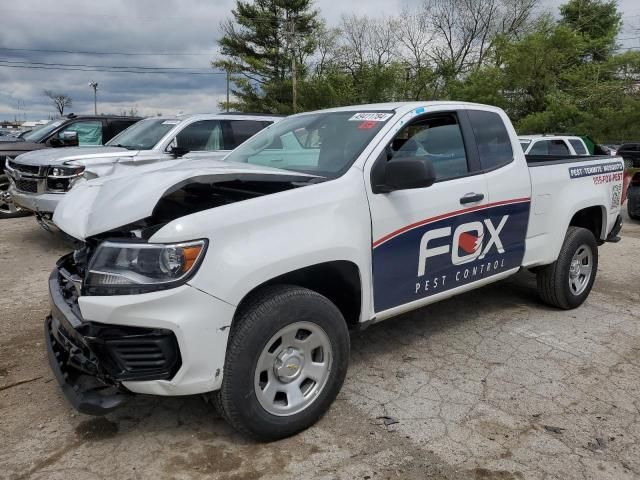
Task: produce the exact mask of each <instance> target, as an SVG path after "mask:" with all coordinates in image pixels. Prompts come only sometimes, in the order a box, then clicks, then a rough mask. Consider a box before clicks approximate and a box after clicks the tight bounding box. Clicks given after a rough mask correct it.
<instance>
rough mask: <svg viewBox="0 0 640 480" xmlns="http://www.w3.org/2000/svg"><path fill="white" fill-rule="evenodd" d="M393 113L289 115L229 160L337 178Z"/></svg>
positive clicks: (260, 133)
mask: <svg viewBox="0 0 640 480" xmlns="http://www.w3.org/2000/svg"><path fill="white" fill-rule="evenodd" d="M392 116H393V112H390V111H375V112H373V111H368V112H356V111H342V112H324V113H322V112H321V113H310V114H305V115H299V116H294V117H289V118H286V119H284V120H282V121H280V122H278V123H275V124H274V125H272V126H271V127H269V128H267V129H265V130H262V131H261V132H259V133H258V134H256V135H255V136H254V137H252V138H251V139H249V140H247V141H246V142H245V143H243V144H242V145H240V146H239V147H238V148H236V149H235V150H234V151H233V152H231V153H230V154H229V155H228V156H227V157H226V158H225V160H226V161H229V162H240V163H250V164H253V165H265V166H269V167H275V168H282V169H285V170H292V171H295V172H302V173H310V174H313V175H319V176H323V177H328V178H336V177H339V176H340V175H342V174H343V173H345V172H346V171H347V170H348V169H349V167H350V166H351V164H353V162H354V161H355V160H356V158H357V157H358V155H360V153H362V151H363V150H364V148H365V147H366V145H367V144H368V143H369V142H370V141H371V140H372V139H373V137H374V136H375V135H376V134H377V133H378V132H379V131H380V130H381V129H382V127H383V126H384V124H385V123H386V122H387V121H388V120H389V119H390V118H391V117H392Z"/></svg>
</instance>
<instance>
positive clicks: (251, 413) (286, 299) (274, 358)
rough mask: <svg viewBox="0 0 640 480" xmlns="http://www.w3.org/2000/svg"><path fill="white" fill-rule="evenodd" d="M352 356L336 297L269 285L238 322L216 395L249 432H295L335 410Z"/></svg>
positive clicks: (227, 414) (269, 435) (258, 435)
mask: <svg viewBox="0 0 640 480" xmlns="http://www.w3.org/2000/svg"><path fill="white" fill-rule="evenodd" d="M348 362H349V332H348V330H347V324H346V322H345V320H344V318H343V316H342V314H341V313H340V310H338V308H337V307H336V306H335V305H334V304H333V303H332V302H331V301H330V300H328V299H327V298H326V297H323V296H322V295H320V294H318V293H316V292H314V291H312V290H308V289H306V288H300V287H294V286H287V285H279V286H273V287H269V288H267V289H265V290H263V291H262V292H261V293H260V294H259V295H258V296H257V297H255V298H254V299H253V301H252V302H251V303H250V305H248V306H246V307H245V308H243V310H242V311H241V312H239V315H238V317H237V318H236V320H235V321H234V326H233V328H232V331H231V338H230V339H229V343H228V347H227V356H226V359H225V366H224V375H223V379H222V387H221V389H220V390H219V391H218V392H216V394H215V395H214V401H215V403H216V406H217V407H218V410H219V412H220V413H221V414H222V416H223V417H224V418H225V419H226V420H227V421H228V422H229V423H230V424H231V425H232V426H233V427H235V428H236V429H237V430H239V431H240V432H242V433H244V434H246V435H248V436H251V437H253V438H255V439H257V440H262V441H270V440H277V439H279V438H284V437H288V436H290V435H293V434H296V433H298V432H300V431H302V430H304V429H306V428H307V427H309V426H311V425H313V424H314V423H315V422H316V421H317V420H318V419H319V418H320V417H321V416H322V415H323V414H324V413H325V412H326V411H327V410H328V409H329V406H330V405H331V403H332V402H333V401H334V399H335V398H336V396H337V394H338V392H339V391H340V388H341V387H342V383H343V382H344V378H345V375H346V372H347V366H348Z"/></svg>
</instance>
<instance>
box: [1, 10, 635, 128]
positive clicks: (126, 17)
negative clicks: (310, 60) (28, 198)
mask: <svg viewBox="0 0 640 480" xmlns="http://www.w3.org/2000/svg"><path fill="white" fill-rule="evenodd" d="M420 1H421V0H351V1H350V2H348V3H347V2H336V1H335V0H317V1H316V6H317V8H318V9H319V10H320V11H321V14H322V15H323V17H324V18H326V20H327V22H328V23H329V24H337V23H338V22H339V20H340V17H341V15H343V14H345V13H357V14H367V15H370V16H378V15H395V14H397V13H398V12H399V11H400V10H401V8H402V6H404V5H406V4H407V3H408V4H410V5H417V4H419V3H420ZM234 3H235V2H234V1H233V0H215V1H213V0H162V1H160V0H136V1H135V2H132V1H126V0H111V1H110V2H108V8H107V6H106V4H104V3H103V4H101V5H100V7H98V8H96V5H97V4H96V3H95V2H86V1H80V0H57V1H56V2H54V3H52V2H50V1H49V0H22V1H21V2H13V3H5V4H3V5H2V7H0V10H1V13H0V15H1V18H2V28H1V29H0V47H12V48H26V49H50V50H72V51H103V52H104V51H109V52H148V53H166V52H174V53H188V52H198V53H206V54H207V55H194V56H139V57H130V56H106V55H105V56H102V55H100V56H98V55H95V56H94V55H72V54H54V53H47V52H20V51H8V50H0V59H2V60H9V61H14V62H25V61H28V62H43V63H66V64H84V65H118V66H149V67H157V66H162V67H172V68H177V67H194V68H197V69H200V70H198V71H207V70H206V69H208V67H209V62H210V61H211V59H213V58H214V57H215V56H216V52H217V45H216V39H217V38H218V36H219V25H220V22H221V21H222V20H223V19H225V18H227V17H228V16H229V15H230V11H231V9H232V7H233V5H234ZM560 3H562V1H561V0H546V2H545V6H546V8H548V9H550V10H555V9H556V8H557V5H559V4H560ZM619 4H620V8H621V10H622V11H623V12H624V14H625V15H626V18H625V33H624V35H627V36H633V35H632V34H633V32H634V28H635V29H636V30H637V28H638V27H639V26H640V25H639V24H640V5H638V4H637V0H621V1H620V2H619ZM637 36H640V33H638V35H637ZM626 45H628V46H640V41H638V40H635V41H634V40H629V41H628V43H626ZM92 80H95V81H97V82H98V83H99V84H100V87H99V92H98V99H99V110H100V111H102V112H107V113H117V112H120V111H122V110H124V109H129V108H132V107H135V108H137V109H138V111H139V112H140V113H141V114H144V115H154V114H156V113H158V112H162V113H165V114H167V113H178V112H205V111H209V112H210V111H216V110H217V104H218V102H219V101H220V100H222V99H223V98H224V95H225V79H224V76H222V75H181V74H162V75H159V74H124V73H120V74H118V73H112V72H85V71H60V70H40V69H23V68H2V67H0V119H13V118H14V117H16V116H20V117H21V118H23V116H24V115H26V118H27V119H40V118H46V117H47V116H48V115H50V114H53V112H54V111H53V108H52V107H51V106H50V105H49V102H48V100H47V99H46V97H45V96H44V95H43V94H42V91H43V90H44V89H51V90H54V91H60V92H64V93H66V94H68V95H70V96H71V97H72V98H73V102H74V105H73V108H72V109H71V110H70V111H74V112H76V113H91V112H92V110H93V91H92V90H91V89H90V87H89V86H88V82H89V81H92Z"/></svg>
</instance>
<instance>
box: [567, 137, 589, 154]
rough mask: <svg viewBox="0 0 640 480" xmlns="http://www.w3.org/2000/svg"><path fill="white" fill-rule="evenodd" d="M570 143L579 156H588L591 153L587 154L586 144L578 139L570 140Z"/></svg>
mask: <svg viewBox="0 0 640 480" xmlns="http://www.w3.org/2000/svg"><path fill="white" fill-rule="evenodd" d="M569 143H570V144H571V146H572V147H573V149H574V150H575V151H576V153H577V154H578V155H587V154H588V153H589V152H587V149H586V148H584V144H583V143H582V141H580V140H578V139H577V138H570V139H569Z"/></svg>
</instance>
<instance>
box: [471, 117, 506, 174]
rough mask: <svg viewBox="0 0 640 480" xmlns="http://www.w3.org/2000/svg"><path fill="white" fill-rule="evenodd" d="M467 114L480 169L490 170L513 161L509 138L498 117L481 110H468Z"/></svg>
mask: <svg viewBox="0 0 640 480" xmlns="http://www.w3.org/2000/svg"><path fill="white" fill-rule="evenodd" d="M468 114H469V120H470V121H471V127H472V128H473V133H474V135H475V138H476V144H477V145H478V155H479V156H480V165H481V167H482V169H483V170H491V169H493V168H497V167H500V166H502V165H506V164H507V163H510V162H511V161H513V149H512V148H511V138H510V137H509V132H507V129H506V128H505V126H504V122H503V121H502V118H500V115H498V114H497V113H494V112H487V111H482V110H469V111H468Z"/></svg>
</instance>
